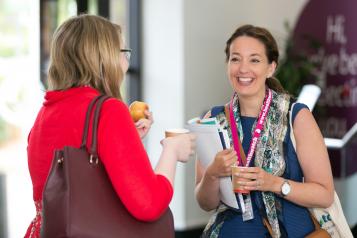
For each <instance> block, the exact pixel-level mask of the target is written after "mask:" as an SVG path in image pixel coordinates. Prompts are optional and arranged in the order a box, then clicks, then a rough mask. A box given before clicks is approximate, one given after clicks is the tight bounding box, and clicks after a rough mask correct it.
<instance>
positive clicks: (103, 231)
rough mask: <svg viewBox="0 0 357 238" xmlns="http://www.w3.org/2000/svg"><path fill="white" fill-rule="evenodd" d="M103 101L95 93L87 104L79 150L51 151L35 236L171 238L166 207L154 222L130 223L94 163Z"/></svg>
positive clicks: (131, 219) (170, 220)
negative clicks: (89, 133)
mask: <svg viewBox="0 0 357 238" xmlns="http://www.w3.org/2000/svg"><path fill="white" fill-rule="evenodd" d="M108 98H109V97H108V96H103V95H100V96H98V97H96V98H94V99H93V100H92V101H91V103H90V104H89V106H88V110H87V113H86V119H85V125H84V131H83V136H82V144H81V146H80V148H74V147H71V146H64V147H63V148H62V149H61V150H56V151H55V153H54V158H53V161H52V167H51V170H50V173H49V175H48V178H47V181H46V184H45V188H44V191H43V218H42V219H43V221H42V227H41V237H43V238H56V237H61V238H63V237H70V238H79V237H81V238H82V237H85V238H92V237H93V238H94V237H95V238H100V237H103V238H104V237H105V238H114V237H115V238H118V237H125V238H127V237H132V238H136V237H137V238H139V237H140V238H142V237H152V238H157V237H165V238H166V237H167V238H174V236H175V234H174V223H173V217H172V213H171V211H170V209H169V208H168V209H167V210H166V212H165V213H164V214H163V215H162V216H161V217H160V219H158V220H157V221H154V222H141V221H138V220H136V219H135V218H134V217H133V216H131V215H130V213H129V212H128V211H127V210H126V208H125V207H124V205H123V203H122V202H121V200H120V198H119V197H118V195H117V194H116V192H115V191H114V188H113V187H112V184H111V182H110V180H109V177H108V175H107V173H106V171H105V168H104V167H103V164H102V163H101V161H100V159H98V154H97V127H98V122H99V114H100V108H101V105H102V104H103V102H104V101H105V100H106V99H108ZM93 108H94V109H93ZM92 111H94V116H93V120H92V121H93V123H92V128H93V130H92V131H93V135H92V138H93V139H92V143H91V147H90V151H89V152H88V151H87V149H86V143H87V136H88V128H89V124H90V123H89V122H90V118H91V115H92Z"/></svg>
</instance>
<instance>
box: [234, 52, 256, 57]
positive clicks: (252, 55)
mask: <svg viewBox="0 0 357 238" xmlns="http://www.w3.org/2000/svg"><path fill="white" fill-rule="evenodd" d="M231 55H238V56H241V54H239V53H235V52H233V53H231ZM254 56H259V57H262V55H261V54H258V53H254V54H251V55H249V57H254Z"/></svg>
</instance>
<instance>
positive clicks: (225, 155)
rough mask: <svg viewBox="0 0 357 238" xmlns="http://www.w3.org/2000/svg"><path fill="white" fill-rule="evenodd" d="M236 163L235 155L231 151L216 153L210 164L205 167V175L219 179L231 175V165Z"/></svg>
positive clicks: (234, 152) (233, 151)
mask: <svg viewBox="0 0 357 238" xmlns="http://www.w3.org/2000/svg"><path fill="white" fill-rule="evenodd" d="M236 162H237V153H236V151H235V150H233V149H226V150H222V151H220V152H218V153H217V154H216V157H215V158H214V160H213V161H212V163H211V164H210V165H209V166H208V167H207V169H206V174H207V175H209V176H211V177H215V178H219V177H227V176H231V175H232V168H231V167H232V165H234V164H235V163H236Z"/></svg>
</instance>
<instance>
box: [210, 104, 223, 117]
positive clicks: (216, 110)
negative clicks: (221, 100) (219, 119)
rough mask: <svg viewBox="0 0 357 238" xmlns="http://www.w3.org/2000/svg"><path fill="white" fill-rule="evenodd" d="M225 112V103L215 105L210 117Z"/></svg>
mask: <svg viewBox="0 0 357 238" xmlns="http://www.w3.org/2000/svg"><path fill="white" fill-rule="evenodd" d="M221 113H224V105H223V106H222V105H221V106H214V107H212V108H211V110H210V116H209V117H216V116H217V115H219V114H221Z"/></svg>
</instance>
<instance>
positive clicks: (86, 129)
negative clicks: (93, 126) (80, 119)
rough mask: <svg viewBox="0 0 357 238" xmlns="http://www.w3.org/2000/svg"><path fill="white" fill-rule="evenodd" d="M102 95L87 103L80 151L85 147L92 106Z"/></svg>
mask: <svg viewBox="0 0 357 238" xmlns="http://www.w3.org/2000/svg"><path fill="white" fill-rule="evenodd" d="M103 96H104V95H98V96H96V97H95V98H93V99H92V101H91V102H90V103H89V106H88V109H87V113H86V118H85V122H84V128H83V133H82V144H81V147H80V148H81V149H85V148H86V145H87V137H88V129H89V121H90V116H91V113H92V109H93V107H94V104H95V103H96V102H97V101H98V100H99V99H100V98H101V97H103Z"/></svg>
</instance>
